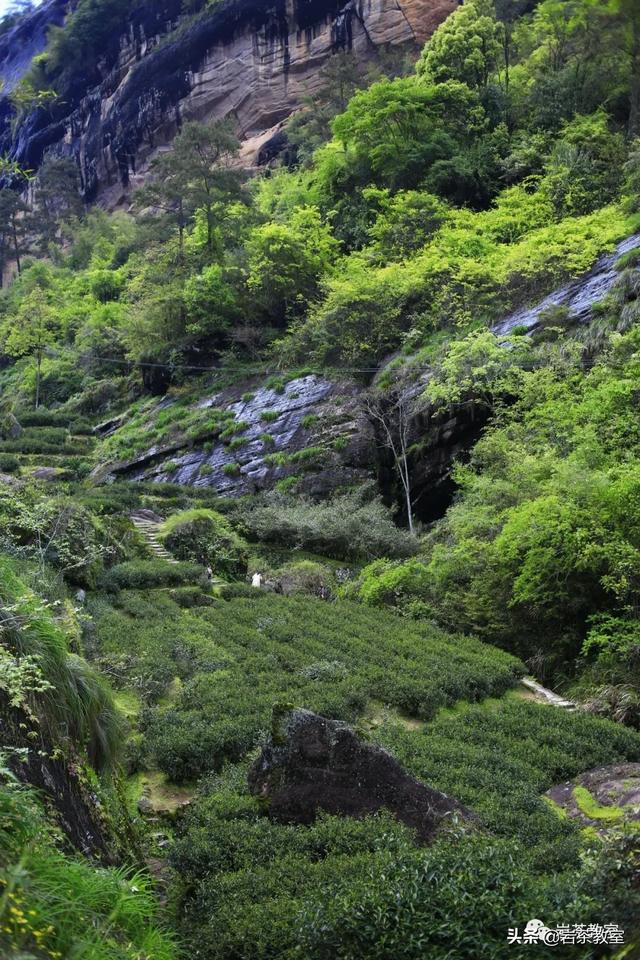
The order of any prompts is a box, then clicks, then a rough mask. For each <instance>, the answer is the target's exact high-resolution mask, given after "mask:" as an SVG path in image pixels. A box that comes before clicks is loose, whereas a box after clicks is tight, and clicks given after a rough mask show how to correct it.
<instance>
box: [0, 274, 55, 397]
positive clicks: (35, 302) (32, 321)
mask: <svg viewBox="0 0 640 960" xmlns="http://www.w3.org/2000/svg"><path fill="white" fill-rule="evenodd" d="M60 326H61V324H60V318H59V316H58V314H57V312H56V310H55V308H54V307H53V305H52V304H51V301H50V299H49V296H48V294H47V291H46V290H43V289H42V287H39V286H36V287H34V288H33V290H31V291H30V292H29V293H28V294H27V295H26V296H25V297H24V299H23V300H22V302H21V303H20V307H19V309H18V312H17V315H16V316H15V318H14V319H13V321H12V324H11V327H10V329H9V331H8V335H7V337H6V340H5V343H4V349H5V351H6V352H7V354H8V355H9V356H10V357H25V356H31V357H33V358H34V360H35V365H36V389H35V408H36V409H37V408H38V407H39V406H40V383H41V377H42V360H43V358H44V354H45V350H46V348H47V347H48V346H50V345H51V344H52V343H54V342H55V341H56V338H57V335H58V333H59V331H60Z"/></svg>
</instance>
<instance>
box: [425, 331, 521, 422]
mask: <svg viewBox="0 0 640 960" xmlns="http://www.w3.org/2000/svg"><path fill="white" fill-rule="evenodd" d="M530 353H531V345H530V343H529V341H528V340H527V339H526V338H525V337H514V338H512V339H511V340H510V341H508V342H507V343H504V342H501V341H500V340H498V338H497V337H496V336H495V335H494V334H493V333H491V332H490V331H489V330H481V331H479V332H476V333H470V334H469V335H468V336H466V337H464V338H463V339H462V340H455V341H454V342H453V343H452V344H451V345H450V346H449V347H448V349H446V351H445V352H444V355H443V356H442V357H441V358H440V359H439V360H436V363H435V364H434V368H433V374H432V376H431V377H430V379H429V382H428V384H427V387H426V389H425V391H424V393H423V399H424V400H426V401H427V402H428V403H429V404H430V405H431V406H433V407H434V408H436V409H445V408H446V407H450V406H454V405H455V404H459V403H464V402H465V401H468V400H473V401H474V402H475V403H478V404H481V405H482V406H484V407H486V408H487V409H489V410H491V411H494V410H495V408H496V405H497V403H498V402H499V401H500V399H501V398H504V397H507V396H509V395H517V394H518V393H519V389H520V387H521V383H522V371H523V367H525V366H526V365H527V362H528V361H529V360H530Z"/></svg>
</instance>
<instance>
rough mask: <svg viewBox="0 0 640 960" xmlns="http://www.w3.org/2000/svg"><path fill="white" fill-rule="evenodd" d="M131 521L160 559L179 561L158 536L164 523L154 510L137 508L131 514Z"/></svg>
mask: <svg viewBox="0 0 640 960" xmlns="http://www.w3.org/2000/svg"><path fill="white" fill-rule="evenodd" d="M130 518H131V522H132V523H133V525H134V526H135V528H136V529H137V530H139V531H140V533H141V534H142V536H143V537H144V539H145V540H146V542H147V546H148V547H149V549H150V551H151V553H152V554H153V556H154V557H156V558H157V559H158V560H165V561H166V562H167V563H177V562H178V561H177V560H176V559H175V557H172V556H171V554H170V553H169V551H168V550H167V549H166V547H163V545H162V543H161V542H160V539H159V537H158V531H159V530H160V526H161V524H162V519H161V518H160V517H158V516H157V514H155V513H154V512H153V510H135V511H134V512H133V513H132V514H130Z"/></svg>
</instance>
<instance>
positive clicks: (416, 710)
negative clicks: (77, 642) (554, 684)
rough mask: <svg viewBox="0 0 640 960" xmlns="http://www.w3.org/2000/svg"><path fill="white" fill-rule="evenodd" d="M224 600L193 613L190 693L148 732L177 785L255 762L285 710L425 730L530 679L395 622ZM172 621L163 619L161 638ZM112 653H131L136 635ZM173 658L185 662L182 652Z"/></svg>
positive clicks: (153, 717) (272, 599) (342, 606)
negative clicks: (368, 710) (457, 706)
mask: <svg viewBox="0 0 640 960" xmlns="http://www.w3.org/2000/svg"><path fill="white" fill-rule="evenodd" d="M221 593H222V595H223V596H225V597H229V596H231V597H232V598H236V597H237V599H228V600H226V601H225V602H223V603H218V604H215V605H214V606H211V607H203V608H198V609H197V611H195V610H194V611H193V612H192V611H183V612H182V614H181V618H182V619H181V626H180V635H181V636H182V637H190V638H192V639H191V640H190V641H189V646H190V648H191V649H192V652H191V653H189V655H188V657H187V658H186V659H185V657H184V655H181V656H180V659H179V662H178V663H177V664H176V667H174V673H176V674H178V675H180V676H183V677H184V679H185V682H184V686H183V687H182V689H181V691H180V693H179V696H178V698H177V700H176V701H175V702H174V703H173V704H172V708H171V711H170V712H166V711H162V710H158V711H156V712H154V713H153V714H150V715H149V717H148V722H147V724H146V743H147V747H148V750H149V753H150V754H151V755H152V756H153V757H154V758H155V762H157V763H158V765H159V766H160V767H161V769H163V770H164V771H165V772H166V773H167V774H168V775H169V776H171V777H174V778H180V779H193V778H195V777H198V776H201V775H202V774H203V773H205V772H207V771H210V770H212V769H218V768H219V767H220V766H221V765H222V763H223V761H224V760H225V759H239V758H240V757H242V756H244V754H245V753H246V752H247V751H248V750H249V749H251V748H252V747H253V746H254V745H255V743H256V742H257V740H258V738H259V737H260V734H261V731H264V730H266V729H268V727H269V723H270V716H271V710H272V707H273V704H274V703H278V702H283V701H288V702H295V703H296V704H298V705H300V706H304V707H308V708H309V709H312V710H315V711H316V712H318V713H321V714H323V715H325V716H331V717H335V718H337V719H344V720H354V719H355V718H357V717H358V716H359V715H360V714H361V713H362V711H363V710H364V708H365V705H366V704H367V703H368V702H370V701H371V700H376V701H381V702H383V703H386V704H390V705H393V706H394V707H396V708H397V709H400V710H403V711H406V712H408V713H410V714H412V715H414V716H418V717H421V718H425V719H426V718H429V717H432V716H434V714H435V713H436V712H437V711H438V709H439V708H440V707H441V706H447V705H450V704H452V703H455V702H456V701H457V700H459V699H469V700H475V699H481V698H483V697H485V696H489V695H492V694H500V693H502V692H504V691H505V690H507V689H508V688H509V687H510V686H511V685H512V684H513V683H514V681H515V679H516V678H517V676H518V675H520V674H521V673H522V672H523V667H522V666H521V665H520V664H519V662H518V661H517V660H515V658H513V657H511V656H509V655H508V654H504V653H502V652H501V651H498V650H496V649H495V648H492V647H488V646H486V645H484V644H482V643H479V642H477V641H475V640H471V639H469V638H464V637H448V636H447V635H445V634H443V633H441V632H440V631H438V630H436V629H434V628H425V627H424V626H421V625H418V624H414V623H407V622H406V621H402V620H400V619H399V618H398V617H396V616H395V615H394V614H391V613H386V612H385V611H380V610H371V609H369V608H366V607H363V606H360V605H356V604H348V603H344V602H338V603H324V602H322V601H321V600H317V599H315V598H313V599H312V598H310V597H303V596H294V597H290V598H284V597H279V596H277V595H275V594H273V593H268V592H265V591H262V590H256V589H254V588H252V587H249V586H248V585H245V584H238V585H235V584H234V585H233V586H231V587H224V588H222V590H221ZM238 594H241V595H242V596H241V597H238ZM245 595H246V598H245ZM150 606H151V604H150ZM165 619H166V614H164V613H163V612H162V611H159V612H158V614H157V615H156V617H155V620H156V622H157V623H158V630H160V625H161V623H162V622H164V620H165ZM98 632H99V633H100V632H101V626H100V621H98ZM113 642H114V643H115V644H117V643H118V642H119V643H120V644H122V645H123V647H124V648H125V649H127V650H128V649H130V645H131V642H132V640H131V630H130V629H129V631H128V636H127V638H126V641H125V640H124V638H122V639H120V641H118V637H117V636H116V635H114V641H113ZM154 642H155V643H157V642H158V641H154ZM167 642H168V641H167ZM147 643H148V641H147ZM164 643H165V642H164V641H163V644H164ZM164 649H165V650H167V652H168V654H169V656H170V657H173V658H174V659H175V658H176V651H175V643H169V645H168V646H165V647H164ZM171 651H173V652H171ZM145 656H146V654H145ZM156 657H157V654H156ZM194 658H195V661H194ZM335 660H339V661H340V662H341V664H342V668H341V670H340V672H339V675H338V674H337V673H335V672H334V671H328V672H327V671H320V672H318V670H317V665H318V664H319V663H321V662H326V661H329V662H331V661H335ZM203 663H207V664H208V667H207V669H206V671H205V670H204V669H203V667H202V666H198V664H203ZM311 668H313V669H311ZM130 672H131V673H132V674H134V675H135V674H137V673H138V672H139V669H138V668H133V667H131V668H130Z"/></svg>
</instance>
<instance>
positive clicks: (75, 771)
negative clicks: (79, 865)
mask: <svg viewBox="0 0 640 960" xmlns="http://www.w3.org/2000/svg"><path fill="white" fill-rule="evenodd" d="M0 731H1V733H2V740H3V743H5V744H10V746H11V750H10V753H9V758H8V763H9V766H10V767H11V769H12V771H13V773H14V774H15V776H16V777H17V779H18V780H20V781H21V782H22V783H24V784H26V785H28V786H30V787H33V788H35V789H36V790H37V791H38V792H39V793H40V794H41V796H42V798H43V799H44V800H45V801H46V803H47V805H48V807H49V809H50V810H51V812H52V813H53V816H54V819H55V821H56V823H57V824H58V825H59V826H60V828H61V830H62V832H63V833H64V835H65V837H66V839H67V840H68V842H69V844H70V845H71V846H72V847H73V848H75V849H76V850H78V851H80V852H81V853H83V854H84V855H85V856H88V857H94V858H96V859H99V860H102V861H103V862H105V863H116V862H118V860H119V858H120V854H121V851H120V850H118V844H117V842H116V840H115V835H114V833H113V830H112V829H111V828H110V827H109V825H108V822H107V820H106V817H105V816H104V810H103V808H102V806H101V803H100V799H99V797H98V796H97V794H96V793H95V792H94V791H93V788H92V787H91V786H90V785H89V783H88V782H87V781H86V780H85V779H84V778H83V776H82V770H81V767H80V765H76V764H75V763H73V762H72V761H70V760H68V759H65V758H64V757H63V756H61V755H59V751H57V750H55V748H54V746H53V744H52V743H51V742H50V741H49V740H48V738H47V737H46V735H44V734H43V733H42V731H41V730H40V728H39V727H38V726H37V725H35V724H34V723H33V721H32V720H30V718H29V717H28V716H27V715H26V714H24V713H22V712H21V711H19V710H16V709H13V708H10V707H9V706H8V705H7V702H6V699H5V698H3V697H2V696H0Z"/></svg>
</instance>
